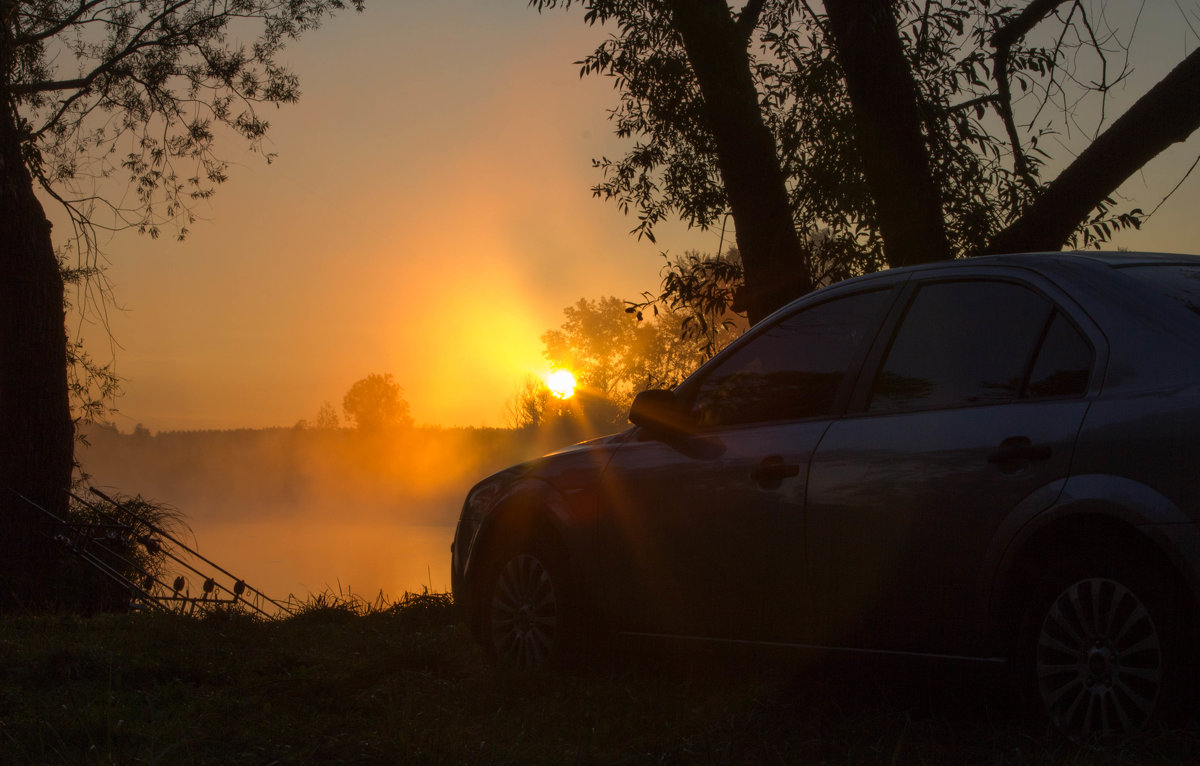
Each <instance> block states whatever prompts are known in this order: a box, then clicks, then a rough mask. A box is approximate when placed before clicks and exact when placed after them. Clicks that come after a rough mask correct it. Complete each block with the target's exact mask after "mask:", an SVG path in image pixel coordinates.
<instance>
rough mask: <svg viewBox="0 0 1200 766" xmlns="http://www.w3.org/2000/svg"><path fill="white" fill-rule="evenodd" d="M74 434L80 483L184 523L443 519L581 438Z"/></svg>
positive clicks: (434, 432) (423, 433)
mask: <svg viewBox="0 0 1200 766" xmlns="http://www.w3.org/2000/svg"><path fill="white" fill-rule="evenodd" d="M84 436H85V439H86V446H83V447H81V448H80V449H79V450H78V456H79V460H80V464H81V468H82V470H83V471H84V472H85V473H86V474H87V476H88V478H89V481H90V483H91V484H92V485H94V486H97V487H101V488H108V489H112V490H116V491H118V492H120V493H123V494H126V495H141V496H142V497H144V498H147V499H150V500H154V501H158V502H162V503H166V504H168V505H171V506H173V507H175V508H176V509H178V510H179V511H180V512H181V513H182V514H183V516H184V518H185V519H192V520H201V519H204V520H216V519H230V520H232V519H233V518H238V517H241V518H256V519H257V518H263V517H270V516H296V515H297V514H300V513H304V512H315V513H322V514H334V513H346V514H348V515H352V516H353V517H355V518H359V519H361V518H366V517H372V516H377V517H379V518H390V517H393V516H396V515H403V516H404V517H405V518H406V519H407V520H408V521H409V522H410V523H413V524H452V523H453V522H454V520H455V518H456V517H457V514H458V511H459V508H460V506H461V503H462V500H463V497H464V496H465V494H466V492H467V490H468V489H469V488H470V487H471V486H472V485H473V484H474V483H475V482H476V481H478V480H479V479H481V478H483V477H484V476H486V475H488V474H490V473H492V472H494V471H497V470H499V469H501V468H504V467H505V466H508V465H511V464H513V463H517V462H520V461H522V460H526V459H529V458H531V457H536V456H537V455H540V454H543V453H545V452H547V451H549V450H552V449H556V448H558V447H561V446H565V445H566V444H570V443H572V442H573V441H577V440H578V439H580V438H584V437H585V436H588V434H583V433H579V432H569V431H563V430H562V429H558V430H556V431H554V432H548V431H546V430H540V431H539V430H535V429H498V428H403V429H396V430H391V431H384V432H376V433H368V432H362V431H359V430H355V429H319V428H269V429H255V430H250V429H245V430H229V431H167V432H161V433H158V434H151V433H150V432H149V431H147V430H146V429H144V428H138V429H136V430H135V432H134V433H132V434H123V433H120V432H119V431H118V430H117V429H116V428H113V427H111V426H98V425H92V426H88V427H87V429H86V431H85V433H84Z"/></svg>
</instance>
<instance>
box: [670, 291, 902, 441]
mask: <svg viewBox="0 0 1200 766" xmlns="http://www.w3.org/2000/svg"><path fill="white" fill-rule="evenodd" d="M890 295H891V291H890V290H886V289H884V290H874V291H871V292H867V293H859V294H857V295H850V296H846V297H844V298H834V299H833V300H830V301H827V302H825V303H821V304H819V305H816V306H813V307H812V308H809V309H805V310H802V311H799V312H797V313H795V314H792V315H791V316H788V317H785V318H784V319H782V320H780V321H778V322H777V323H775V325H774V326H772V327H770V328H768V329H767V330H766V331H765V332H762V333H760V334H759V335H757V336H756V337H754V338H753V339H751V340H750V341H749V342H747V343H746V344H745V345H743V346H741V347H740V348H738V349H736V350H735V351H733V353H732V354H730V355H729V356H727V357H725V358H724V359H722V360H721V361H720V362H719V363H718V364H717V365H716V366H714V368H713V369H712V371H711V372H710V373H709V374H707V375H706V376H705V377H704V379H703V381H702V382H701V384H700V387H699V389H698V391H697V393H696V397H695V399H694V401H693V405H692V414H693V417H694V420H695V423H696V424H697V425H698V426H701V427H715V426H727V425H739V424H744V423H758V422H764V421H771V420H794V419H798V418H811V417H820V416H822V415H828V414H829V413H830V412H832V410H833V407H834V404H835V402H836V399H837V393H838V390H839V388H840V386H841V384H842V380H843V379H844V378H845V376H846V373H847V371H848V368H849V367H850V364H851V363H852V362H853V360H854V358H855V354H856V353H857V352H858V351H859V350H860V349H861V347H862V344H863V342H864V341H865V340H867V339H868V333H873V332H874V330H875V328H876V326H877V324H878V322H879V317H880V314H881V312H882V311H883V309H884V308H885V307H886V302H887V299H888V297H889V296H890Z"/></svg>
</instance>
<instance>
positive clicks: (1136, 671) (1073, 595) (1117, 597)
mask: <svg viewBox="0 0 1200 766" xmlns="http://www.w3.org/2000/svg"><path fill="white" fill-rule="evenodd" d="M1036 672H1037V684H1038V691H1039V693H1040V694H1041V699H1042V704H1043V706H1044V708H1045V710H1046V712H1047V713H1048V714H1049V716H1050V719H1051V720H1052V721H1053V722H1054V724H1055V725H1056V726H1057V727H1058V728H1059V729H1061V730H1062V731H1064V732H1066V733H1067V734H1070V735H1072V736H1078V737H1084V738H1091V737H1110V736H1114V735H1121V734H1126V733H1129V732H1133V731H1136V730H1137V729H1139V728H1141V727H1142V726H1143V725H1144V724H1145V723H1146V720H1147V719H1148V718H1149V717H1150V714H1151V713H1152V712H1153V711H1154V706H1155V703H1156V702H1157V700H1158V695H1159V691H1160V689H1161V687H1162V681H1163V655H1162V644H1161V641H1160V636H1159V633H1158V628H1157V626H1155V624H1154V621H1153V620H1152V619H1151V617H1150V612H1149V611H1148V610H1147V609H1146V607H1145V605H1144V604H1143V603H1142V602H1141V600H1140V599H1138V597H1137V596H1136V595H1134V593H1133V592H1132V591H1130V590H1129V589H1128V588H1126V587H1125V586H1124V585H1122V584H1121V583H1119V582H1116V581H1114V580H1107V579H1103V578H1093V579H1089V580H1081V581H1079V582H1077V583H1075V584H1074V585H1071V586H1070V587H1069V588H1067V589H1066V590H1064V591H1063V592H1062V593H1061V594H1059V596H1058V598H1057V599H1055V601H1054V603H1053V604H1052V605H1051V607H1050V610H1049V612H1047V614H1046V618H1045V620H1044V621H1043V622H1042V628H1041V632H1040V633H1039V634H1038V643H1037V659H1036Z"/></svg>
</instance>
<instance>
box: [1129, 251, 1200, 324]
mask: <svg viewBox="0 0 1200 766" xmlns="http://www.w3.org/2000/svg"><path fill="white" fill-rule="evenodd" d="M1121 273H1122V274H1125V275H1127V276H1130V277H1133V278H1134V279H1136V280H1138V281H1139V282H1141V283H1142V284H1144V285H1147V286H1149V287H1150V288H1151V289H1152V290H1154V291H1155V292H1156V293H1158V294H1159V295H1162V296H1165V297H1167V298H1170V299H1171V300H1173V301H1175V302H1177V303H1179V304H1180V305H1181V306H1183V307H1184V308H1186V309H1188V310H1189V311H1191V312H1193V313H1195V314H1200V265H1196V266H1192V265H1188V264H1181V263H1165V264H1160V265H1140V266H1125V267H1123V268H1122V269H1121Z"/></svg>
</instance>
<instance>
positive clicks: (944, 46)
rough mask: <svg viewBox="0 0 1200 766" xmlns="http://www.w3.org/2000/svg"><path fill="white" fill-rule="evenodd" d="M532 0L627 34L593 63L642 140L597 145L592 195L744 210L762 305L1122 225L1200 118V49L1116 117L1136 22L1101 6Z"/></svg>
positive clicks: (710, 214) (751, 299)
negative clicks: (1150, 174) (600, 148)
mask: <svg viewBox="0 0 1200 766" xmlns="http://www.w3.org/2000/svg"><path fill="white" fill-rule="evenodd" d="M530 4H531V5H533V6H535V7H536V8H538V9H539V10H543V9H547V8H550V7H554V6H560V5H561V6H570V5H579V6H582V9H583V11H584V20H585V21H586V22H587V23H589V24H610V25H611V26H612V28H613V29H614V31H613V33H612V34H611V35H610V36H609V37H608V38H607V39H605V40H604V41H603V42H602V43H601V44H600V45H599V46H598V47H597V48H596V49H595V50H594V51H593V52H592V53H591V54H590V55H587V56H586V57H585V58H584V59H583V60H582V61H581V62H580V65H581V73H582V74H583V75H601V76H606V77H609V78H611V80H612V82H613V84H614V86H615V87H616V89H617V91H618V103H617V106H616V107H615V108H614V109H613V110H612V111H611V113H610V118H611V120H612V123H613V127H614V130H615V132H616V134H617V135H618V136H619V137H622V138H626V139H629V140H630V142H631V148H630V149H629V150H628V151H627V152H626V154H625V155H624V156H623V157H619V158H615V159H614V158H609V157H601V158H599V159H598V160H596V163H595V164H596V166H597V168H598V169H599V170H600V171H601V172H602V174H603V176H602V180H601V181H600V183H599V184H597V186H596V187H595V188H594V192H595V193H596V194H597V195H598V196H600V197H602V198H605V199H608V200H611V201H614V202H616V203H617V204H618V205H619V206H620V207H621V208H622V209H624V210H626V211H628V212H630V213H633V214H635V215H636V216H637V224H636V226H635V228H634V232H635V233H636V234H638V235H639V236H648V237H651V238H652V237H653V236H654V230H655V226H656V225H657V224H658V223H660V222H661V221H663V220H665V219H666V218H667V217H671V216H678V217H679V218H681V219H682V220H684V221H686V222H688V223H689V224H691V225H694V226H700V227H710V226H717V225H721V226H723V225H724V224H725V222H726V220H727V219H729V218H732V221H733V223H734V227H735V230H736V237H737V244H738V247H739V250H740V251H741V257H742V260H743V264H744V267H745V284H744V286H743V288H742V290H741V293H740V296H739V297H740V301H739V303H740V305H741V306H742V307H743V308H746V309H749V310H750V317H751V319H752V320H753V321H757V320H758V319H760V318H762V316H764V315H765V313H766V312H768V311H769V310H771V309H772V308H774V307H776V306H778V305H780V304H781V303H782V302H783V301H785V300H787V299H789V298H792V297H795V296H796V295H798V294H802V293H803V292H805V291H807V290H808V289H811V288H812V287H814V286H817V285H819V284H821V283H822V282H823V278H822V277H823V275H822V273H821V269H820V268H819V266H817V265H815V263H838V264H840V265H841V269H840V270H838V271H837V272H836V274H835V276H842V275H844V274H845V272H846V271H849V272H861V271H870V270H874V269H878V268H881V267H882V266H884V265H893V266H895V265H902V264H907V263H916V262H921V261H929V260H938V259H941V258H947V257H955V256H964V255H971V254H975V253H979V252H993V251H997V250H1030V249H1033V250H1038V249H1059V248H1060V247H1062V246H1064V245H1066V244H1072V245H1077V246H1086V245H1090V244H1094V243H1097V242H1102V241H1105V240H1106V239H1107V238H1108V237H1110V236H1111V234H1112V233H1113V231H1114V230H1116V229H1120V228H1126V227H1133V226H1137V225H1138V224H1139V223H1140V220H1141V218H1142V215H1143V214H1142V212H1141V210H1139V209H1138V208H1136V207H1135V206H1133V205H1125V206H1122V205H1121V204H1119V203H1118V202H1117V201H1116V199H1115V198H1114V197H1113V193H1114V192H1115V190H1116V188H1117V187H1118V186H1119V185H1120V183H1121V182H1122V181H1124V180H1125V179H1126V178H1128V177H1129V176H1130V175H1131V174H1132V173H1134V172H1136V170H1137V169H1138V168H1140V167H1142V166H1144V165H1145V163H1146V162H1148V161H1149V159H1151V158H1152V157H1154V156H1155V155H1157V154H1158V153H1159V152H1161V151H1162V150H1163V149H1164V148H1165V147H1167V146H1168V145H1170V144H1171V143H1173V142H1177V141H1181V140H1184V139H1185V138H1186V137H1188V136H1189V135H1191V134H1192V133H1193V132H1194V131H1195V130H1196V128H1197V126H1198V125H1200V85H1198V83H1200V54H1198V53H1196V52H1195V51H1194V50H1193V52H1192V53H1191V54H1190V55H1188V56H1186V57H1185V58H1184V60H1183V61H1182V62H1181V63H1180V64H1179V66H1178V67H1177V68H1176V70H1175V71H1173V72H1172V73H1171V74H1169V75H1168V76H1167V77H1166V78H1164V79H1163V80H1162V81H1161V82H1160V83H1159V84H1158V85H1157V86H1156V87H1154V88H1152V89H1151V90H1150V91H1148V92H1147V93H1145V94H1143V95H1142V97H1141V98H1140V99H1139V100H1138V101H1137V102H1136V103H1134V104H1133V105H1132V106H1130V107H1129V108H1128V109H1127V110H1126V112H1125V113H1124V114H1123V115H1122V116H1121V117H1120V118H1119V119H1117V120H1115V121H1112V120H1110V117H1109V113H1108V111H1107V110H1106V109H1105V108H1103V107H1104V105H1105V104H1107V100H1108V99H1109V98H1110V96H1111V92H1112V91H1113V89H1114V88H1115V87H1116V86H1118V85H1119V84H1120V83H1121V82H1122V80H1123V79H1124V78H1125V77H1126V76H1127V75H1128V72H1129V70H1130V67H1131V66H1132V63H1131V59H1130V50H1129V49H1130V41H1131V39H1132V36H1133V32H1134V28H1133V27H1134V25H1135V24H1136V18H1134V17H1133V16H1132V15H1131V16H1130V18H1129V19H1127V20H1124V21H1120V22H1118V21H1117V20H1116V19H1117V15H1116V14H1111V13H1107V10H1108V9H1107V7H1106V3H1104V2H1102V0H1095V1H1094V2H1083V1H1082V0H1032V2H1029V3H1025V4H1002V3H997V2H993V1H992V0H955V1H954V2H927V1H925V0H920V1H918V0H826V1H825V2H824V3H823V6H818V5H817V4H816V3H810V2H807V1H806V0H749V1H748V2H745V3H738V4H734V7H731V4H730V3H728V2H726V0H576V1H575V2H572V0H531V2H530ZM1179 12H1180V13H1182V10H1180V11H1179ZM1122 23H1123V24H1125V26H1124V27H1122V26H1119V24H1122ZM1090 102H1095V103H1098V104H1100V107H1099V108H1095V109H1090V108H1089V106H1088V104H1089V103H1090ZM748 103H751V104H754V105H755V109H754V110H749V109H747V107H746V104H748ZM730 121H734V123H735V124H730ZM764 130H765V131H766V134H767V136H768V137H769V142H768V143H769V145H770V148H771V151H770V154H769V157H766V158H764V150H762V148H761V147H762V146H763V145H764V143H763V141H764V139H763V131H764ZM739 137H740V138H739ZM1051 137H1053V139H1054V143H1061V144H1064V145H1065V149H1064V151H1063V153H1064V155H1065V156H1064V157H1059V158H1056V157H1053V156H1052V155H1051V153H1050V147H1051V145H1052V143H1051V141H1050V140H1049V139H1050V138H1051ZM745 146H758V147H760V149H759V150H757V153H755V154H754V155H753V156H747V155H745V154H744V153H743V152H742V149H741V148H739V147H745ZM772 164H773V165H774V167H773V168H771V167H767V166H768V165H772ZM1059 166H1061V167H1062V169H1061V170H1060V171H1058V172H1057V173H1056V174H1052V173H1051V172H1050V169H1051V168H1057V167H1059ZM748 169H749V170H748ZM746 172H750V173H752V175H753V179H752V180H753V184H752V185H753V186H754V187H755V188H752V189H747V188H746V180H747V179H745V178H742V177H741V176H742V174H743V173H746ZM734 174H737V177H734ZM768 189H773V190H774V191H773V192H771V194H773V195H774V197H773V198H774V199H779V198H780V197H782V198H783V199H785V200H786V216H785V217H786V221H785V224H786V227H787V228H789V229H791V230H792V231H794V232H798V234H799V236H798V240H797V241H796V242H792V241H790V240H789V241H786V242H785V241H784V239H781V237H784V236H785V235H783V234H780V230H781V227H782V226H784V224H781V223H780V222H779V220H778V219H779V214H778V213H773V212H770V211H771V210H774V208H773V207H772V205H773V204H774V203H770V204H767V203H765V202H763V200H764V199H765V198H766V197H765V196H764V195H768V192H767V191H766V190H768ZM764 232H765V233H766V235H764ZM764 236H766V239H764Z"/></svg>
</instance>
